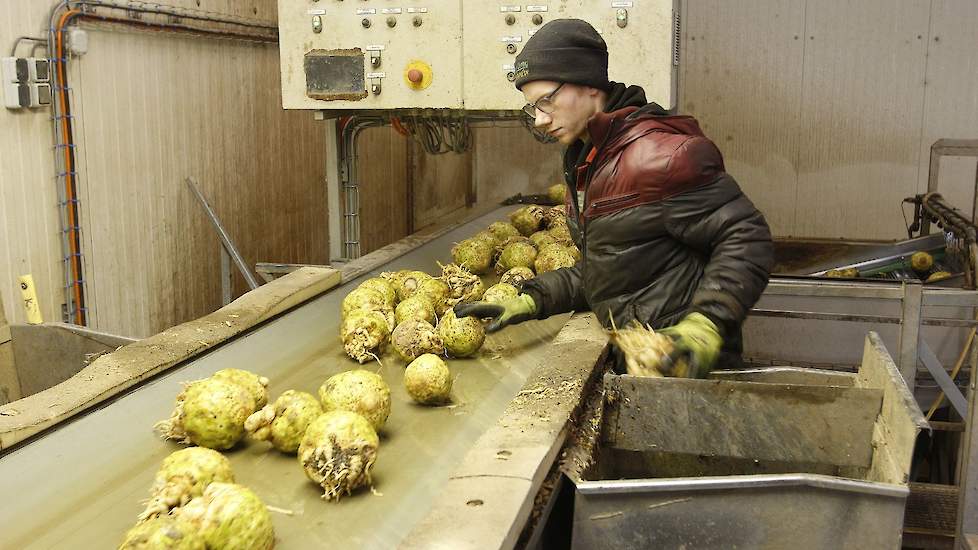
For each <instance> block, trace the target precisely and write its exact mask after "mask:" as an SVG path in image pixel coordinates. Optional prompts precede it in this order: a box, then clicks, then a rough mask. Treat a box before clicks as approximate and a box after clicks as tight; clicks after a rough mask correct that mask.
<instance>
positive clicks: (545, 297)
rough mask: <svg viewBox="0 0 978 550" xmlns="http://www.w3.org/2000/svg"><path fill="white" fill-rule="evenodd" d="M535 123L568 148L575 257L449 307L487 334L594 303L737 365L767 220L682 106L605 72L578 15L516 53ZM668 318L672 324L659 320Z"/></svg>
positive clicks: (762, 267)
mask: <svg viewBox="0 0 978 550" xmlns="http://www.w3.org/2000/svg"><path fill="white" fill-rule="evenodd" d="M516 87H517V88H518V89H519V90H521V91H522V92H523V95H524V96H525V97H526V100H527V101H528V104H527V105H526V107H524V110H525V111H526V112H527V114H528V115H529V116H532V117H533V118H534V125H535V126H536V127H537V128H539V129H541V130H544V131H546V132H547V133H549V134H550V135H552V136H554V137H555V138H557V140H559V141H560V143H562V144H563V145H565V146H567V150H566V151H565V153H564V177H565V180H566V183H567V186H568V193H567V199H566V202H567V205H566V208H567V215H568V225H569V227H570V230H571V234H572V235H573V237H574V240H575V241H576V243H577V245H578V247H579V248H580V249H581V253H582V259H581V261H579V262H578V263H577V265H575V266H574V267H570V268H564V269H559V270H556V271H552V272H548V273H544V274H542V275H540V276H539V277H537V278H535V279H531V280H529V281H527V282H526V283H525V284H524V285H523V287H522V289H521V292H522V293H521V294H520V295H519V296H517V297H516V298H512V299H510V300H508V301H506V302H504V303H502V304H498V305H497V304H488V303H484V302H477V303H473V304H464V305H459V306H456V314H457V315H460V316H465V315H476V316H479V317H483V318H486V317H493V318H494V319H493V321H492V322H490V323H489V325H488V326H487V327H486V328H487V330H489V331H490V332H491V331H495V330H499V329H501V328H503V327H505V326H508V325H511V324H514V323H519V322H522V321H525V320H528V319H543V318H546V317H549V316H551V315H556V314H558V313H564V312H567V311H572V310H575V311H583V310H587V309H591V310H592V311H593V312H594V313H595V314H596V315H597V316H598V318H599V319H600V321H601V323H602V324H603V325H604V326H605V327H609V328H610V326H611V324H612V322H614V324H615V325H617V326H618V327H622V326H624V325H625V324H626V323H628V322H629V321H632V320H637V321H639V322H640V323H642V324H649V325H650V326H652V327H653V328H654V329H657V330H658V329H664V330H662V332H663V333H666V334H668V335H669V336H671V337H672V338H673V340H674V342H675V344H676V349H677V350H679V351H680V352H682V353H683V354H685V355H686V357H687V358H688V359H689V360H691V364H692V366H693V367H694V368H693V369H690V371H689V372H688V373H684V374H685V375H687V376H702V375H703V374H705V373H706V372H707V371H708V370H709V369H711V368H714V367H717V368H735V367H736V366H738V365H739V364H740V363H741V360H740V355H741V352H742V340H741V323H742V322H743V320H744V317H745V316H746V314H747V311H748V310H749V309H750V308H751V307H752V306H753V305H754V303H755V302H757V300H758V298H759V297H760V295H761V292H762V291H763V290H764V287H765V286H767V281H768V274H769V271H770V268H771V265H772V263H773V247H772V244H771V234H770V231H769V229H768V226H767V223H766V222H765V220H764V217H763V216H762V215H761V213H760V212H758V211H757V209H756V208H755V207H754V205H753V204H752V203H751V202H750V200H748V199H747V197H746V196H745V195H744V194H743V192H742V191H741V190H740V188H739V187H738V186H737V183H736V182H735V181H734V179H733V177H731V176H730V175H729V174H727V173H726V172H725V171H724V166H723V158H722V156H721V155H720V152H719V150H718V149H717V148H716V146H715V145H714V144H713V142H711V141H710V140H709V139H707V138H706V137H705V136H704V135H703V133H702V132H701V131H700V128H699V125H698V124H697V122H696V120H695V119H694V118H692V117H689V116H677V115H670V114H669V113H668V112H666V111H665V110H664V109H663V108H662V107H660V106H659V105H657V104H655V103H648V102H647V101H646V99H645V92H644V90H642V88H640V87H638V86H625V85H623V84H619V83H614V82H609V81H608V50H607V46H606V45H605V42H604V40H603V39H602V38H601V36H600V35H599V34H598V33H597V32H596V31H595V30H594V28H593V27H591V25H589V24H588V23H586V22H584V21H581V20H576V19H558V20H554V21H551V22H550V23H548V24H546V25H544V26H543V27H541V28H540V30H539V31H538V32H537V33H536V34H534V35H533V36H532V37H531V38H530V39H529V40H528V41H527V43H526V46H525V47H524V48H523V51H522V52H521V53H520V54H519V55H518V56H517V58H516ZM666 327H668V328H666Z"/></svg>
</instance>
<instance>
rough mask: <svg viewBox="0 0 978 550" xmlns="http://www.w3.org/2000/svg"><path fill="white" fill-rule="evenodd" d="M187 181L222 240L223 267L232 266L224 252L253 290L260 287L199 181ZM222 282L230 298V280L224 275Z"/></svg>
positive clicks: (189, 179)
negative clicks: (227, 263) (227, 261)
mask: <svg viewBox="0 0 978 550" xmlns="http://www.w3.org/2000/svg"><path fill="white" fill-rule="evenodd" d="M186 181H187V187H189V188H190V190H191V191H192V192H193V194H194V196H196V197H197V200H198V201H200V205H201V206H203V207H204V213H206V214H207V217H208V219H210V221H211V223H212V224H213V225H214V229H215V230H216V231H217V237H218V238H219V239H220V240H221V249H222V250H223V253H222V257H221V262H222V267H223V268H225V269H228V268H230V266H229V265H227V266H225V265H224V262H226V260H225V258H224V256H223V254H227V255H228V256H229V257H230V259H231V260H233V261H234V265H236V266H237V267H238V271H240V272H241V275H242V276H243V277H244V278H245V282H247V283H248V288H250V289H251V290H254V289H256V288H258V287H259V286H260V285H259V284H258V279H256V278H255V274H254V273H252V272H251V269H250V268H249V267H248V263H247V262H246V261H245V259H244V257H243V256H242V255H241V252H239V251H238V247H237V246H235V245H234V241H232V240H231V235H229V234H228V232H227V230H225V229H224V226H223V225H221V220H220V219H219V218H218V217H217V214H215V213H214V209H213V208H211V205H210V204H209V203H208V202H207V199H206V198H205V197H204V194H203V193H201V192H200V188H199V187H197V182H196V181H194V179H193V178H187V180H186ZM225 269H222V275H224V273H223V271H224V270H225ZM221 284H222V285H224V297H225V298H228V292H229V291H230V288H229V286H227V285H228V284H229V281H228V278H227V277H226V276H223V277H222V280H221ZM228 303H230V300H228Z"/></svg>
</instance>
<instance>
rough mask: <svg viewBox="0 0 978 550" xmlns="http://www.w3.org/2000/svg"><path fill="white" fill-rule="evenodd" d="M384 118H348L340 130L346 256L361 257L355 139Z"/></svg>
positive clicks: (379, 124) (377, 124) (384, 120)
mask: <svg viewBox="0 0 978 550" xmlns="http://www.w3.org/2000/svg"><path fill="white" fill-rule="evenodd" d="M387 123H388V121H387V120H386V119H385V118H383V117H362V116H354V117H351V118H350V120H349V122H348V123H347V124H346V126H344V127H343V130H342V132H341V138H340V141H341V146H342V150H341V151H340V159H341V161H340V178H341V180H342V184H343V195H344V200H343V204H344V212H343V228H344V231H343V233H344V235H343V239H344V240H343V245H344V255H345V256H346V258H347V259H356V258H359V257H360V214H359V211H360V182H359V181H358V178H357V176H358V171H357V161H358V160H359V154H358V151H357V138H359V137H360V133H361V132H362V131H364V130H366V129H367V128H375V127H379V126H383V125H385V124H387Z"/></svg>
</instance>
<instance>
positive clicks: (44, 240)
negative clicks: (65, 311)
mask: <svg viewBox="0 0 978 550" xmlns="http://www.w3.org/2000/svg"><path fill="white" fill-rule="evenodd" d="M2 11H3V16H2V17H0V52H2V55H4V56H6V55H8V54H9V51H10V46H11V44H12V43H13V41H14V39H15V38H16V37H17V36H20V35H23V34H28V33H29V34H33V35H35V36H37V35H38V34H39V33H40V31H41V29H43V28H44V27H45V25H43V24H42V23H41V20H42V19H43V18H44V16H46V14H47V9H46V7H45V6H41V5H39V3H37V2H32V1H30V0H15V1H12V0H6V1H5V2H4V4H3V10H2ZM30 47H31V46H30V44H29V43H27V44H24V45H22V46H21V48H22V49H21V50H18V51H19V52H21V53H22V54H24V53H29V52H30ZM42 52H43V50H41V51H40V52H38V53H39V54H40V55H43V53H42ZM49 117H50V113H49V112H48V111H43V110H42V111H36V112H34V111H32V112H22V111H11V110H8V109H0V296H3V305H4V308H5V309H6V313H7V319H8V320H9V321H10V322H11V323H14V322H23V321H24V313H23V308H21V307H20V290H19V289H18V288H17V277H18V276H20V275H25V274H28V273H30V274H32V275H33V276H34V283H35V284H36V286H37V292H38V295H39V298H40V300H39V301H40V305H41V314H42V315H44V317H45V319H53V320H58V321H60V320H61V303H62V287H63V286H64V275H63V271H62V263H61V244H60V237H59V223H58V206H57V200H58V199H57V194H56V191H55V187H54V165H53V161H52V156H51V155H52V153H51V146H52V137H51V120H50V118H49Z"/></svg>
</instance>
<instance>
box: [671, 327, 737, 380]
mask: <svg viewBox="0 0 978 550" xmlns="http://www.w3.org/2000/svg"><path fill="white" fill-rule="evenodd" d="M659 332H660V333H661V334H665V335H667V336H669V337H670V338H672V340H673V343H674V344H675V345H676V350H675V351H674V352H673V353H671V354H670V358H671V359H672V361H673V362H674V364H675V365H677V366H679V365H680V359H682V358H685V359H686V362H687V367H686V368H685V369H683V368H679V369H678V370H677V372H676V375H677V376H683V377H685V378H699V377H701V376H704V375H706V373H708V372H710V369H712V368H713V364H714V363H716V360H717V356H719V355H720V347H721V346H722V345H723V338H722V337H721V336H720V331H719V329H717V326H716V324H714V323H713V321H711V320H710V319H709V318H708V317H707V316H706V315H703V314H702V313H690V314H689V315H687V316H685V317H683V320H682V321H679V323H678V324H676V325H674V326H671V327H668V328H664V329H662V330H660V331H659Z"/></svg>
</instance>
